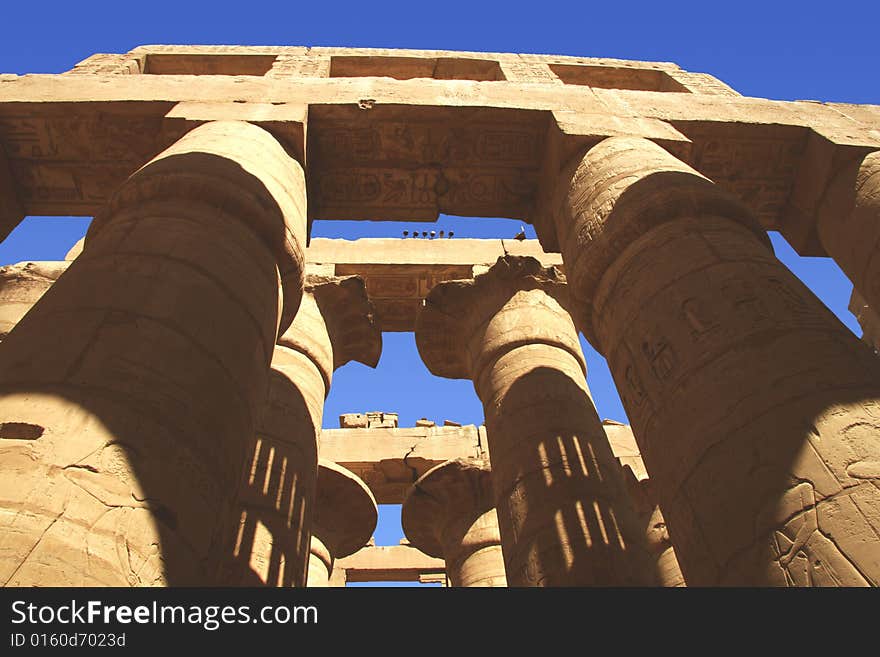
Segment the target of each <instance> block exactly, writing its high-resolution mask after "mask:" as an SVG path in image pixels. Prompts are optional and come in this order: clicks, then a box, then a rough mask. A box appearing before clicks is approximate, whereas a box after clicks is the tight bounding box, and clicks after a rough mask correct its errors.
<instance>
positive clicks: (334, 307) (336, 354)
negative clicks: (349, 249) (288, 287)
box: [273, 276, 382, 395]
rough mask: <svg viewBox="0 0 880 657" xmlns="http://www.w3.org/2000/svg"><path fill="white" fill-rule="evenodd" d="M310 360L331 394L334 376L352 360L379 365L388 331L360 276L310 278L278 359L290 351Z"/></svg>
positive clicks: (281, 341)
mask: <svg viewBox="0 0 880 657" xmlns="http://www.w3.org/2000/svg"><path fill="white" fill-rule="evenodd" d="M285 348H286V349H292V350H294V351H298V352H300V353H302V354H304V355H305V356H306V357H308V358H309V359H310V360H311V361H312V362H313V363H314V364H315V367H317V368H318V371H319V372H320V373H321V376H322V377H323V378H324V390H325V395H326V394H327V393H328V392H329V390H330V382H331V379H332V378H333V372H334V370H336V369H337V368H339V367H342V366H343V365H345V364H346V363H348V362H350V361H353V360H354V361H357V362H359V363H363V364H364V365H367V366H369V367H376V365H377V364H378V363H379V356H380V355H381V352H382V332H381V331H380V330H379V327H378V325H377V324H376V321H375V315H374V313H373V304H372V303H370V301H369V299H368V298H367V291H366V287H365V286H364V281H363V279H362V278H360V277H359V276H343V277H335V276H307V277H306V280H305V286H304V291H303V300H302V302H301V303H300V308H299V311H298V312H297V314H296V317H294V320H293V322H292V323H291V325H290V327H289V328H288V329H287V330H286V331H285V332H284V333H283V334H282V335H281V337H279V338H278V345H277V346H276V347H275V358H273V362H275V359H278V362H283V361H284V360H285V359H284V349H285Z"/></svg>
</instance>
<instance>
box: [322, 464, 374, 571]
mask: <svg viewBox="0 0 880 657" xmlns="http://www.w3.org/2000/svg"><path fill="white" fill-rule="evenodd" d="M378 518H379V509H378V507H376V500H375V499H374V498H373V494H372V493H371V492H370V489H369V488H367V485H366V484H365V483H364V482H363V481H361V479H360V478H359V477H358V476H357V475H355V474H354V473H353V472H351V471H349V470H347V469H345V468H343V467H342V466H341V465H337V464H335V463H333V462H332V461H327V460H324V459H321V460H320V462H319V466H318V495H317V499H316V500H315V509H314V517H313V520H312V541H311V556H310V557H309V575H308V585H309V586H311V587H327V586H330V579H331V574H332V572H333V562H334V561H335V560H336V559H341V558H342V557H347V556H349V555H350V554H354V553H355V552H357V551H358V550H360V549H361V548H362V547H364V546H365V545H366V544H367V541H369V540H370V536H372V535H373V531H374V530H375V529H376V521H377V520H378Z"/></svg>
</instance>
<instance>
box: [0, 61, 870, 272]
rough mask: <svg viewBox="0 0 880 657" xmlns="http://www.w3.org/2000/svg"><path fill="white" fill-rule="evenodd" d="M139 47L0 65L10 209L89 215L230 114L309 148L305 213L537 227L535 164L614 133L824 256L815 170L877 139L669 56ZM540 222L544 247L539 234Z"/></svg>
mask: <svg viewBox="0 0 880 657" xmlns="http://www.w3.org/2000/svg"><path fill="white" fill-rule="evenodd" d="M152 48H153V47H150V48H148V49H146V50H136V51H132V53H128V54H125V55H116V56H112V55H102V56H101V57H100V58H99V59H95V60H94V61H93V62H91V63H87V62H84V63H83V65H82V66H79V67H77V69H78V70H77V71H74V72H77V73H79V74H67V75H55V76H53V75H29V76H17V75H4V76H2V78H0V84H2V87H3V98H4V100H3V102H2V103H0V142H2V143H3V145H4V146H5V148H6V150H7V151H8V154H9V157H10V160H11V168H12V171H13V177H14V180H15V181H16V185H17V187H18V188H19V196H20V198H21V201H22V204H23V205H24V208H23V209H24V210H25V211H26V212H27V213H29V214H59V215H66V214H83V215H88V214H92V213H93V212H94V211H95V209H96V208H97V207H99V206H100V204H101V203H102V202H103V201H104V200H106V198H105V197H106V194H107V191H106V190H109V189H113V188H115V187H116V186H117V185H118V183H119V182H121V181H122V180H123V179H124V178H125V176H126V175H128V174H129V173H130V172H131V171H133V170H134V169H136V168H137V167H138V166H140V165H141V164H143V163H144V162H146V161H147V160H148V159H149V158H150V157H152V156H154V155H155V154H156V153H157V152H159V151H160V150H161V149H162V148H164V147H165V146H167V145H168V144H169V143H171V142H172V141H174V140H175V139H177V138H178V137H179V136H180V134H181V131H182V130H186V129H187V128H188V127H192V126H193V125H197V124H198V123H200V122H202V121H208V120H215V119H235V120H246V121H249V122H253V123H257V124H258V125H260V126H261V127H263V128H265V129H267V130H268V131H270V132H272V134H273V135H274V136H275V137H276V139H278V140H279V141H280V142H281V143H282V144H284V145H285V147H286V148H287V149H288V150H289V151H290V152H291V154H292V155H293V156H294V157H296V158H297V159H302V158H305V155H306V153H308V155H309V156H310V157H309V159H308V163H307V165H308V168H309V171H308V173H309V180H310V181H312V184H313V188H312V189H311V190H310V207H309V212H310V216H311V217H312V218H324V219H397V220H402V221H417V220H424V221H431V220H433V219H435V218H436V216H437V213H438V212H445V213H451V214H462V215H470V216H508V217H519V218H522V219H523V220H524V221H534V222H535V223H536V225H537V226H540V225H541V210H540V208H541V206H540V201H541V194H542V189H544V188H546V185H544V184H541V181H542V180H543V178H544V176H545V175H551V176H554V175H555V174H556V172H558V166H557V165H558V164H561V163H562V162H564V161H565V160H566V158H568V157H570V156H571V154H572V153H574V152H575V151H578V150H579V149H582V148H586V147H589V146H591V145H593V143H595V142H596V141H598V140H601V139H602V138H605V137H609V136H622V135H626V136H640V137H645V138H647V139H651V140H653V141H655V142H657V143H659V144H661V145H662V146H664V147H665V148H667V150H669V151H670V152H671V153H673V154H674V155H675V156H676V157H678V158H679V159H682V160H684V161H685V162H687V163H689V164H690V165H691V166H693V167H694V168H695V169H697V170H698V171H699V172H701V173H702V174H704V175H706V176H707V177H709V178H711V179H713V180H714V181H715V182H717V183H718V184H719V185H720V186H722V187H724V188H727V189H729V190H731V191H733V192H734V193H736V194H737V195H738V196H739V197H740V198H741V199H742V200H743V201H745V202H746V203H748V204H749V205H750V207H751V208H752V209H753V210H754V211H755V212H756V214H757V215H758V217H759V219H760V220H761V222H762V225H763V226H764V227H765V228H766V229H770V230H776V229H778V230H782V231H783V234H784V235H785V236H786V237H787V239H789V241H791V243H792V244H793V245H794V246H795V248H797V249H798V250H799V252H801V253H803V254H809V255H822V254H823V251H822V249H821V248H820V247H818V246H817V245H816V243H815V242H816V240H815V239H814V236H813V230H812V223H813V222H814V217H813V208H812V206H811V204H812V203H813V200H814V199H812V197H811V194H812V193H814V192H815V190H816V189H820V188H822V181H823V180H824V176H825V173H823V171H824V172H827V173H828V174H829V175H831V174H833V173H834V171H835V170H836V168H837V166H838V163H839V162H844V161H846V160H849V159H851V158H852V157H855V156H857V155H858V153H859V152H861V154H862V155H864V151H865V150H866V149H867V150H873V149H878V148H880V131H878V126H880V122H878V116H880V109H878V108H877V107H876V106H852V105H842V104H823V103H816V102H805V101H794V102H783V101H772V100H766V99H760V98H748V97H742V96H739V95H737V94H736V93H735V92H733V91H732V90H730V89H729V88H727V87H726V86H725V85H723V83H721V82H720V81H718V80H715V79H714V78H712V77H711V76H707V75H705V74H700V73H691V72H687V71H682V70H681V69H679V68H678V67H676V66H675V65H672V64H654V63H644V62H620V61H611V60H589V59H583V58H560V57H541V56H528V57H525V56H517V55H474V54H472V53H471V54H468V53H438V52H429V51H406V52H401V51H369V52H368V51H361V50H346V49H324V50H322V49H302V48H289V49H280V50H277V51H272V52H270V51H265V50H264V49H246V48H244V49H242V48H237V49H236V48H226V49H223V48H221V49H217V50H214V51H199V52H192V51H187V50H186V48H181V47H176V46H175V47H164V46H163V47H161V48H160V49H159V50H153V49H152ZM165 48H171V49H170V50H165ZM114 58H115V59H114ZM114 62H115V64H114ZM150 62H153V65H150ZM114 66H115V67H116V68H114ZM264 69H265V70H264ZM199 72H201V73H207V74H205V75H200V76H199V78H198V84H193V78H192V77H191V74H193V73H199ZM72 73H73V72H72ZM116 73H119V74H116ZM380 76H381V77H380ZM278 78H287V79H291V78H295V79H296V81H297V82H296V84H278ZM395 78H397V79H395ZM413 78H418V79H413ZM437 78H441V79H437ZM670 92H673V93H670ZM230 99H233V101H230ZM306 115H307V117H308V118H307V119H306ZM306 121H307V122H308V135H307V136H306ZM306 141H307V144H306V143H305V142H306ZM817 177H818V178H819V179H820V180H819V185H818V187H817V185H816V184H815V183H816V180H817ZM540 234H541V239H542V241H543V242H544V244H545V247H546V248H547V249H548V250H552V249H555V248H556V247H555V235H554V234H553V231H552V230H546V231H545V230H542V231H541V232H540Z"/></svg>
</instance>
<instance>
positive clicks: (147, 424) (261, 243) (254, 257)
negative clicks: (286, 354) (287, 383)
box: [0, 122, 306, 586]
mask: <svg viewBox="0 0 880 657" xmlns="http://www.w3.org/2000/svg"><path fill="white" fill-rule="evenodd" d="M305 193H306V192H305V181H304V176H303V170H302V167H301V166H300V165H299V163H298V162H296V161H295V160H294V159H292V158H291V157H290V156H289V155H288V154H287V152H286V151H285V150H284V148H283V147H282V146H281V145H280V144H279V143H278V142H277V141H276V140H275V139H274V138H273V137H272V136H271V135H270V134H269V133H268V132H266V131H265V130H263V129H262V128H259V127H257V126H254V125H250V124H247V123H241V122H215V123H207V124H203V125H201V126H200V127H198V128H195V129H194V130H192V131H191V132H189V133H187V134H186V135H184V136H183V137H182V138H181V139H179V140H178V141H177V142H175V143H174V144H173V145H172V146H170V147H169V148H168V149H166V150H165V151H163V152H162V153H160V154H159V155H158V156H156V157H155V158H154V159H152V160H151V161H150V162H148V163H147V164H146V165H144V166H143V167H141V168H140V169H139V170H138V171H136V172H135V173H134V174H132V175H131V177H130V178H129V179H128V180H127V181H126V182H125V183H124V184H123V185H122V187H121V188H120V189H119V190H118V191H117V193H116V195H115V196H114V198H113V200H112V201H111V203H110V204H109V205H108V206H107V207H106V208H105V209H104V210H103V212H102V213H101V214H99V215H98V216H96V217H95V219H94V220H93V222H92V224H91V226H90V229H89V233H88V235H87V238H86V246H85V249H84V251H83V253H82V254H81V255H80V256H79V257H78V258H77V259H76V260H75V262H73V263H71V265H70V267H69V268H68V270H67V271H66V272H65V273H64V275H63V276H61V277H60V278H59V279H58V280H57V281H56V282H55V284H54V285H52V287H51V288H50V289H49V290H48V291H47V292H46V293H45V295H43V297H42V298H41V299H40V300H39V301H38V302H37V303H36V305H35V306H34V307H33V309H32V310H31V311H30V312H28V313H27V315H26V316H25V317H24V318H23V319H22V320H21V321H20V322H19V323H18V324H17V325H16V326H15V328H14V329H13V330H12V331H11V332H10V333H9V335H8V336H7V337H6V338H5V339H4V340H3V342H2V343H0V391H2V393H0V418H2V425H0V435H2V437H3V438H4V440H2V447H0V449H2V452H0V462H2V469H3V472H4V476H3V477H2V480H0V528H2V531H0V583H3V584H6V585H10V586H32V585H41V584H51V585H54V586H82V585H90V586H99V585H108V586H125V585H163V584H168V585H205V584H213V583H214V582H216V580H217V575H218V569H219V568H220V567H221V563H222V554H221V551H219V550H217V546H218V545H221V544H222V538H223V537H224V536H225V535H226V534H227V532H228V531H229V527H230V525H231V524H232V523H234V521H235V520H234V519H233V518H232V517H231V512H232V511H233V501H234V496H235V491H236V487H237V482H238V479H239V476H240V473H241V470H242V466H243V464H244V461H245V458H246V454H245V447H246V441H245V440H244V437H246V436H251V435H253V433H254V430H255V428H256V420H257V417H258V415H259V413H260V411H261V407H262V405H263V402H264V398H265V390H266V385H267V383H268V375H269V363H270V362H271V360H272V354H273V348H274V345H275V341H276V338H277V336H278V333H279V329H280V330H281V331H284V330H285V329H286V328H287V326H288V325H289V323H290V321H291V320H292V318H293V316H294V315H295V314H296V311H297V309H298V307H299V304H300V297H301V294H302V270H303V255H302V242H303V240H304V236H305V229H306V208H305V205H306V198H305ZM280 287H283V294H281V293H280V291H279V288H280Z"/></svg>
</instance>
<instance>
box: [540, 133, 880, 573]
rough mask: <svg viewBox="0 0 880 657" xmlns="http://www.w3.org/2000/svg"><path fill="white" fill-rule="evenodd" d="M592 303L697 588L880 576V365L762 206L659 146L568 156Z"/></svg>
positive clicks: (578, 289)
mask: <svg viewBox="0 0 880 657" xmlns="http://www.w3.org/2000/svg"><path fill="white" fill-rule="evenodd" d="M557 200H558V203H559V204H558V206H557V214H556V223H557V226H558V230H559V235H560V242H561V243H562V247H563V258H564V260H565V263H566V271H567V272H568V275H569V285H570V286H571V288H572V295H573V297H574V298H575V299H576V300H577V304H576V305H577V310H578V312H577V313H576V316H577V317H578V320H579V323H580V326H581V328H582V329H583V331H584V333H585V334H586V335H588V337H589V339H590V340H591V341H592V342H593V344H594V345H595V346H596V348H597V349H599V350H600V351H601V352H602V353H603V354H604V355H605V356H606V357H607V359H608V364H609V367H610V368H611V371H612V374H613V375H614V380H615V382H616V383H617V387H618V390H619V391H620V394H621V398H622V400H623V404H624V407H625V408H626V411H627V414H628V416H629V418H630V420H631V422H632V428H633V432H634V433H635V436H636V439H637V440H638V443H639V447H640V449H641V453H642V456H643V458H644V460H645V464H646V465H647V468H648V471H649V472H650V474H651V481H652V485H653V486H655V488H656V492H657V499H658V501H659V504H660V507H661V508H662V509H663V514H664V516H665V517H666V519H667V521H668V523H669V533H670V536H671V538H672V542H673V544H674V545H675V551H676V554H677V557H678V560H679V562H680V564H681V569H682V571H683V573H684V576H685V579H686V580H687V582H688V584H689V585H691V586H694V585H696V586H700V585H724V584H728V585H729V584H739V585H743V584H750V585H789V586H793V585H811V584H812V585H845V586H856V585H865V584H874V585H876V584H878V583H880V539H878V535H880V520H878V518H880V516H878V513H880V511H878V510H880V489H878V487H877V485H876V484H877V478H878V476H880V470H878V468H877V464H878V463H880V444H878V442H877V440H876V435H877V431H878V430H880V389H878V381H880V369H878V362H877V359H876V358H874V357H873V356H872V355H871V354H870V352H869V350H868V349H867V348H866V347H865V346H864V345H863V344H862V343H860V342H859V341H858V340H856V339H855V338H854V337H853V336H852V334H851V333H849V331H847V330H846V328H845V327H843V326H842V325H841V324H840V322H839V321H838V320H837V319H836V318H835V317H834V316H833V315H832V314H831V313H830V312H829V311H828V309H827V308H825V306H824V305H823V304H822V303H821V302H820V301H819V300H818V299H816V298H815V297H814V296H813V295H812V294H811V293H810V292H809V290H807V289H806V287H804V285H803V284H802V283H800V281H798V280H797V279H796V278H795V277H794V276H793V275H792V274H791V272H789V271H788V270H787V269H786V268H785V267H784V266H783V265H782V264H781V263H780V262H779V261H778V260H776V258H775V257H774V256H773V253H772V251H771V249H770V248H769V247H768V245H767V240H766V237H765V236H764V234H763V233H762V232H761V231H760V230H758V229H756V228H755V223H754V221H753V220H752V219H751V217H750V215H749V213H748V212H747V211H746V210H745V208H743V207H741V206H739V205H738V204H736V203H734V202H733V201H732V199H731V198H730V197H729V196H728V195H726V194H723V193H722V192H721V191H720V190H719V189H718V188H717V187H716V186H714V185H713V184H712V183H710V182H709V181H708V180H706V179H705V178H704V177H702V176H700V175H699V174H698V173H697V172H696V171H694V170H693V169H691V168H690V167H688V166H686V165H685V164H683V163H681V162H679V161H677V160H676V159H675V158H673V157H672V156H671V155H669V154H668V153H667V152H665V151H663V150H662V149H660V148H659V147H657V146H656V145H654V144H652V143H650V142H648V141H646V140H640V139H620V138H614V139H609V140H606V141H604V142H602V143H600V144H599V145H598V146H596V147H594V148H593V149H591V150H590V151H589V152H588V153H587V154H586V156H584V157H583V159H581V160H578V161H575V162H574V163H573V165H572V167H571V168H570V169H569V170H568V171H567V172H566V174H565V176H564V178H563V180H562V182H561V184H560V186H559V190H558V196H557Z"/></svg>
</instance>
